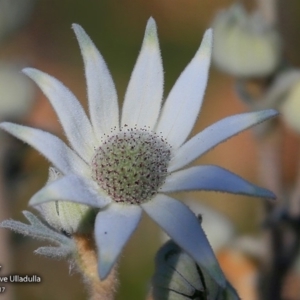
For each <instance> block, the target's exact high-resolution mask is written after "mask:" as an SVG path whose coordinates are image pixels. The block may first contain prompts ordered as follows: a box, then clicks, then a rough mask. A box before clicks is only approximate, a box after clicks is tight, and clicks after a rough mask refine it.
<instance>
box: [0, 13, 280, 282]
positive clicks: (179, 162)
mask: <svg viewBox="0 0 300 300" xmlns="http://www.w3.org/2000/svg"><path fill="white" fill-rule="evenodd" d="M73 29H74V31H75V34H76V36H77V39H78V42H79V46H80V49H81V53H82V56H83V60H84V65H85V74H86V80H87V94H88V102H89V117H90V119H89V118H88V117H87V115H86V113H85V111H84V110H83V108H82V106H81V105H80V103H79V101H78V100H77V99H76V97H75V96H74V95H73V94H72V93H71V91H70V90H68V89H67V88H66V87H65V86H64V85H62V83H60V82H59V81H58V80H56V79H55V78H53V77H51V76H49V75H47V74H45V73H42V72H40V71H38V70H35V69H25V70H24V73H25V74H27V75H28V76H29V77H30V78H32V79H33V80H34V81H35V82H36V83H37V84H38V86H39V87H40V88H41V89H42V91H43V92H44V94H45V95H46V96H47V97H48V98H49V101H50V102H51V104H52V106H53V108H54V109H55V111H56V113H57V115H58V117H59V119H60V122H61V124H62V126H63V128H64V131H65V133H66V136H67V138H68V141H69V143H70V146H71V147H69V146H67V145H66V144H65V143H64V142H63V141H61V140H60V139H59V138H57V137H56V136H54V135H52V134H50V133H47V132H44V131H42V130H39V129H34V128H29V127H25V126H21V125H16V124H12V123H2V124H1V128H2V129H4V130H6V131H7V132H9V133H10V134H12V135H14V136H15V137H17V138H19V139H21V140H23V141H24V142H26V143H28V144H30V145H31V146H33V147H34V148H36V149H37V150H38V151H40V152H41V153H42V154H43V155H44V156H45V157H46V158H47V159H48V160H49V161H50V162H51V164H52V165H53V166H54V167H55V168H57V169H58V170H59V172H60V173H61V174H62V175H63V177H62V178H61V179H58V180H56V181H54V182H52V183H50V184H48V185H46V186H45V187H43V188H42V189H41V190H39V191H38V192H37V193H36V194H35V195H34V196H33V197H32V198H31V200H30V204H31V205H39V204H41V203H44V202H48V201H54V200H61V201H63V200H65V201H72V202H77V203H81V204H85V205H88V206H91V207H95V208H99V209H100V210H99V212H98V214H97V217H96V220H95V240H96V244H97V247H98V259H99V267H98V270H99V275H100V277H101V278H102V279H104V278H106V276H107V275H108V274H109V272H110V270H111V268H112V266H113V265H114V263H115V261H116V260H117V258H118V256H119V254H120V253H121V251H122V249H123V247H124V245H125V244H126V242H127V241H128V239H129V237H130V236H131V234H132V233H133V231H134V230H135V228H136V227H137V225H138V223H139V221H140V218H141V214H142V211H145V212H146V213H147V214H148V215H149V216H150V217H151V218H152V219H153V220H154V221H155V222H157V223H158V224H159V226H161V227H162V228H163V229H164V230H165V231H166V233H167V234H168V235H169V236H170V237H171V238H172V239H173V240H174V241H175V242H176V243H177V244H178V245H179V246H180V247H182V248H183V249H184V251H186V252H187V253H188V254H189V255H190V256H191V257H193V258H194V259H195V261H196V262H197V263H198V264H199V265H202V266H208V272H209V273H210V274H211V276H212V277H213V278H214V279H215V280H216V281H217V282H219V284H220V285H223V286H224V285H225V278H224V276H223V275H222V271H221V270H220V268H219V266H218V264H217V261H216V259H215V256H214V253H213V251H212V250H211V248H210V246H209V244H208V242H207V238H206V236H205V234H204V232H203V230H202V229H201V226H199V222H198V220H197V218H196V216H195V215H194V214H193V213H192V212H191V211H190V209H188V207H186V206H185V205H184V204H182V203H181V202H179V201H177V200H175V199H173V198H171V197H169V196H167V195H166V194H167V193H170V192H177V191H183V190H184V191H189V190H212V191H221V192H229V193H235V194H245V195H251V196H257V197H265V198H274V195H273V194H272V193H271V192H269V191H267V190H265V189H263V188H260V187H257V186H254V185H252V184H250V183H249V182H247V181H245V180H243V179H242V178H240V177H239V176H237V175H235V174H233V173H231V172H229V171H226V170H225V169H222V168H220V167H217V166H208V165H206V166H194V167H190V168H187V169H182V168H183V167H184V166H186V165H188V164H190V163H191V162H193V161H194V160H195V159H197V158H198V157H199V156H200V155H203V154H204V153H206V152H207V151H208V150H210V149H211V148H213V147H215V146H216V145H217V144H219V143H221V142H222V141H225V140H226V139H228V138H229V137H231V136H233V135H235V134H237V133H239V132H241V131H242V130H245V129H247V128H249V127H250V126H252V125H254V124H257V123H260V122H262V121H264V120H266V119H268V118H270V117H273V116H275V115H276V114H277V112H276V111H274V110H265V111H260V112H254V113H246V114H240V115H236V116H231V117H228V118H225V119H223V120H221V121H219V122H217V123H215V124H213V125H211V126H209V127H208V128H206V129H205V130H203V131H202V132H200V133H198V134H197V135H195V136H194V137H192V138H191V139H190V140H188V141H187V142H185V140H186V139H187V137H188V135H189V134H190V132H191V130H192V127H193V126H194V123H195V121H196V119H197V116H198V113H199V111H200V107H201V104H202V99H203V95H204V91H205V87H206V84H207V78H208V69H209V64H210V57H211V48H212V31H211V30H208V31H207V32H206V33H205V35H204V38H203V41H202V44H201V46H200V48H199V50H198V51H197V52H196V54H195V56H194V58H193V59H192V61H191V62H190V63H189V64H188V66H187V67H186V68H185V70H184V71H183V72H182V74H181V75H180V77H179V79H178V80H177V82H176V84H175V85H174V87H173V89H172V90H171V92H170V94H169V96H168V97H167V99H166V100H165V103H164V105H163V107H162V108H161V105H162V99H163V81H164V79H163V66H162V60H161V55H160V50H159V43H158V38H157V31H156V24H155V21H154V20H153V19H152V18H150V20H149V21H148V24H147V27H146V32H145V37H144V41H143V45H142V49H141V52H140V54H139V57H138V60H137V63H136V65H135V67H134V70H133V73H132V75H131V78H130V82H129V85H128V88H127V92H126V95H125V99H124V104H123V109H122V113H121V117H120V118H119V108H118V100H117V92H116V89H115V86H114V83H113V80H112V77H111V75H110V73H109V70H108V68H107V66H106V64H105V61H104V59H103V58H102V56H101V54H100V53H99V52H98V50H97V49H96V47H95V45H94V44H93V42H92V41H91V39H90V38H89V36H88V35H87V34H86V33H85V32H84V30H83V29H82V28H81V27H80V26H79V25H73Z"/></svg>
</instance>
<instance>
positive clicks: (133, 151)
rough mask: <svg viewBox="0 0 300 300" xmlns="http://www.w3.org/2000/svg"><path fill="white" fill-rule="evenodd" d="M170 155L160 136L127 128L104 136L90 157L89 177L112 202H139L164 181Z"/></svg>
mask: <svg viewBox="0 0 300 300" xmlns="http://www.w3.org/2000/svg"><path fill="white" fill-rule="evenodd" d="M170 158H171V146H170V145H169V144H168V143H167V142H166V141H165V140H164V139H163V137H161V136H159V135H157V134H156V133H153V132H150V131H148V130H147V129H144V128H142V129H136V128H131V129H127V131H124V130H123V131H120V132H119V133H117V134H115V135H112V136H106V140H105V141H104V142H103V143H102V145H101V146H100V147H99V148H98V149H97V150H96V152H95V156H94V158H93V160H92V177H93V179H94V180H95V181H96V182H97V183H98V185H99V186H100V187H101V188H102V189H103V190H104V191H105V192H106V193H107V194H108V195H109V196H110V197H111V198H112V199H113V200H114V201H115V202H122V203H127V204H141V203H144V202H146V201H148V200H150V199H151V198H152V197H153V196H154V195H155V194H156V193H157V191H158V189H159V187H160V186H161V185H162V184H163V183H164V181H165V178H166V176H167V167H168V163H169V161H170Z"/></svg>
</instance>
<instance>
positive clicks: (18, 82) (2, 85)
mask: <svg viewBox="0 0 300 300" xmlns="http://www.w3.org/2000/svg"><path fill="white" fill-rule="evenodd" d="M34 95H35V87H34V86H33V84H32V82H30V80H28V78H26V77H24V76H23V74H22V73H20V70H19V69H18V67H17V66H16V65H14V64H9V63H4V62H0V118H1V119H2V120H3V119H14V120H15V119H18V118H21V117H22V116H24V115H26V114H27V113H28V112H29V111H30V109H31V108H32V104H33V100H34V98H35V97H34Z"/></svg>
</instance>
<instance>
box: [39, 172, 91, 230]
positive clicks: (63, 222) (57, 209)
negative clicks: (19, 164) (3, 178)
mask: <svg viewBox="0 0 300 300" xmlns="http://www.w3.org/2000/svg"><path fill="white" fill-rule="evenodd" d="M61 177H62V175H61V174H60V173H59V171H57V170H56V169H55V168H49V179H48V182H47V184H50V183H51V182H53V181H55V180H58V179H59V178H61ZM37 209H38V210H39V211H40V212H41V214H42V215H43V217H44V219H45V220H46V221H47V223H48V224H49V225H51V226H52V227H54V228H55V229H57V230H58V231H63V232H65V233H67V234H73V233H84V232H87V231H88V230H91V229H92V228H93V227H92V226H93V223H94V218H95V211H94V210H93V209H91V208H90V207H89V206H87V205H83V204H78V203H74V202H67V201H59V200H56V201H51V202H46V203H43V204H41V205H39V206H38V207H37Z"/></svg>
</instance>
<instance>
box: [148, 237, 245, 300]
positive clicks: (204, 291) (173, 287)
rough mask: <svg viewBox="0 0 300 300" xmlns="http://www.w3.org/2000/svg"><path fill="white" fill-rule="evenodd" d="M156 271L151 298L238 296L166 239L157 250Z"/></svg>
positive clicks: (221, 299)
mask: <svg viewBox="0 0 300 300" xmlns="http://www.w3.org/2000/svg"><path fill="white" fill-rule="evenodd" d="M155 267H156V268H155V274H154V276H153V278H152V292H153V299H154V300H188V299H194V300H239V299H240V298H239V296H238V294H237V292H236V291H235V290H234V288H233V287H232V286H231V285H230V283H229V282H227V285H226V287H225V288H224V287H221V286H219V285H218V284H217V283H216V282H215V281H214V280H213V279H212V278H211V277H210V275H209V274H208V273H207V272H205V270H204V268H201V267H200V266H198V265H197V264H196V263H195V261H194V260H193V259H192V258H191V257H190V256H189V255H188V254H186V253H185V252H184V251H183V250H181V248H179V247H178V246H177V245H176V244H175V243H174V242H173V241H169V242H167V243H166V244H165V245H164V246H163V247H162V248H161V249H160V250H159V251H158V253H157V255H156V259H155Z"/></svg>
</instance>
